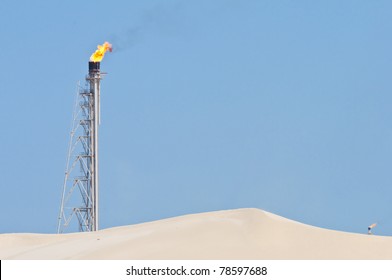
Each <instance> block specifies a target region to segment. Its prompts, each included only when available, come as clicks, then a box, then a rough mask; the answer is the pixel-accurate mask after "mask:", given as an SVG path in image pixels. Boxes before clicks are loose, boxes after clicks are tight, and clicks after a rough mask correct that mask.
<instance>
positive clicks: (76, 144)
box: [57, 61, 101, 233]
mask: <svg viewBox="0 0 392 280" xmlns="http://www.w3.org/2000/svg"><path fill="white" fill-rule="evenodd" d="M100 80H101V72H100V63H99V62H91V61H90V62H89V74H88V76H87V77H86V87H85V88H80V87H79V89H78V96H77V98H76V104H75V110H74V115H73V125H72V131H71V139H70V143H69V150H68V158H67V167H66V171H65V178H64V185H63V192H62V198H61V205H60V213H59V217H58V225H57V233H63V232H65V231H66V230H67V231H75V230H76V228H75V225H74V224H75V223H73V221H74V220H77V221H78V230H79V231H96V230H98V218H99V216H98V186H99V180H98V174H99V172H98V171H99V170H98V126H99V124H100ZM75 216H76V219H75ZM72 226H73V227H72Z"/></svg>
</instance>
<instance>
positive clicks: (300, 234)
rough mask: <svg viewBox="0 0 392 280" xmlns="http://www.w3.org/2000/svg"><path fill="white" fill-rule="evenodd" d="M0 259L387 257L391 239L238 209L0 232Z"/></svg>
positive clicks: (391, 256) (391, 252)
mask: <svg viewBox="0 0 392 280" xmlns="http://www.w3.org/2000/svg"><path fill="white" fill-rule="evenodd" d="M0 259H392V237H385V236H369V235H366V234H354V233H346V232H339V231H333V230H326V229H322V228H317V227H313V226H309V225H305V224H301V223H298V222H294V221H291V220H288V219H285V218H282V217H280V216H277V215H274V214H271V213H268V212H265V211H262V210H258V209H239V210H228V211H218V212H210V213H203V214H194V215H186V216H181V217H176V218H171V219H165V220H160V221H155V222H150V223H144V224H138V225H131V226H124V227H116V228H111V229H105V230H101V231H99V232H93V233H73V234H62V235H56V234H53V235H52V234H0Z"/></svg>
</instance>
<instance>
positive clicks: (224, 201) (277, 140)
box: [0, 0, 392, 235]
mask: <svg viewBox="0 0 392 280" xmlns="http://www.w3.org/2000/svg"><path fill="white" fill-rule="evenodd" d="M391 30H392V2H391V1H340V0H339V1H338V0H336V1H310V0H309V1H272V0H269V1H267V0H264V1H256V0H254V1H252V0H249V1H230V0H227V1H223V0H216V1H207V0H197V1H193V0H191V1H180V0H170V1H141V0H140V1H76V0H71V1H49V0H48V1H17V0H16V1H15V0H2V1H1V5H0V38H1V51H0V81H1V82H0V95H1V110H0V124H1V128H2V131H1V133H0V144H1V149H0V174H1V176H0V190H1V195H0V232H2V233H4V232H42V233H54V232H55V231H56V225H57V224H56V223H57V215H58V210H59V205H60V196H61V189H62V182H63V176H64V171H65V163H66V154H67V146H68V141H69V133H70V123H71V117H72V111H73V106H74V104H73V103H74V98H75V91H76V84H77V82H78V81H82V82H83V81H84V77H85V75H86V74H87V70H88V69H87V63H88V59H89V57H90V55H91V53H92V52H93V51H94V50H95V49H96V45H97V44H100V43H103V42H104V41H106V40H108V41H110V42H112V43H113V47H114V52H113V53H111V54H108V55H107V56H105V58H104V61H103V62H102V64H101V69H102V71H104V72H108V75H107V76H106V77H105V79H104V80H103V81H102V84H101V85H102V91H101V94H102V96H101V102H102V124H101V127H100V139H101V142H100V164H101V166H100V167H101V169H100V172H101V174H100V179H101V185H100V194H101V197H100V216H101V219H100V224H101V227H102V228H108V227H113V226H119V225H128V224H135V223H140V222H146V221H152V220H157V219H162V218H167V217H173V216H178V215H183V214H189V213H198V212H206V211H214V210H223V209H235V208H242V207H256V208H261V209H264V210H267V211H270V212H273V213H275V214H278V215H281V216H284V217H287V218H290V219H294V220H297V221H300V222H303V223H307V224H311V225H315V226H319V227H324V228H330V229H336V230H343V231H350V232H363V233H365V232H366V229H367V226H368V225H370V224H371V223H374V222H378V223H379V225H378V226H377V228H375V229H374V233H376V234H381V235H392V203H391V202H392V82H391V78H392V73H391V72H392V39H391Z"/></svg>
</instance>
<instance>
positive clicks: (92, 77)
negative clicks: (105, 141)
mask: <svg viewBox="0 0 392 280" xmlns="http://www.w3.org/2000/svg"><path fill="white" fill-rule="evenodd" d="M99 66H100V63H99V62H89V78H88V79H89V81H90V93H91V99H92V104H91V107H92V112H91V123H90V129H91V143H90V144H91V171H92V172H91V173H92V178H91V204H92V205H91V217H89V218H90V219H89V220H90V221H91V223H90V224H89V230H90V231H97V230H98V228H99V227H98V226H99V223H98V221H99V220H98V218H99V216H98V186H99V177H98V175H99V174H98V125H99V117H100V116H99V107H100V104H99V103H100V102H99V98H100V92H99V91H100V79H101V77H100V69H99Z"/></svg>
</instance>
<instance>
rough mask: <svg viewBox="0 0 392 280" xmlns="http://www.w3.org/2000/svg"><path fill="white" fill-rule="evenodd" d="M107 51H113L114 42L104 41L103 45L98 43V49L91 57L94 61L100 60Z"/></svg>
mask: <svg viewBox="0 0 392 280" xmlns="http://www.w3.org/2000/svg"><path fill="white" fill-rule="evenodd" d="M107 51H110V52H111V51H112V44H110V43H109V42H105V43H103V45H98V47H97V50H96V51H95V53H93V54H92V55H91V57H90V61H92V62H100V61H101V60H102V58H103V57H104V55H105V53H106V52H107Z"/></svg>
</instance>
